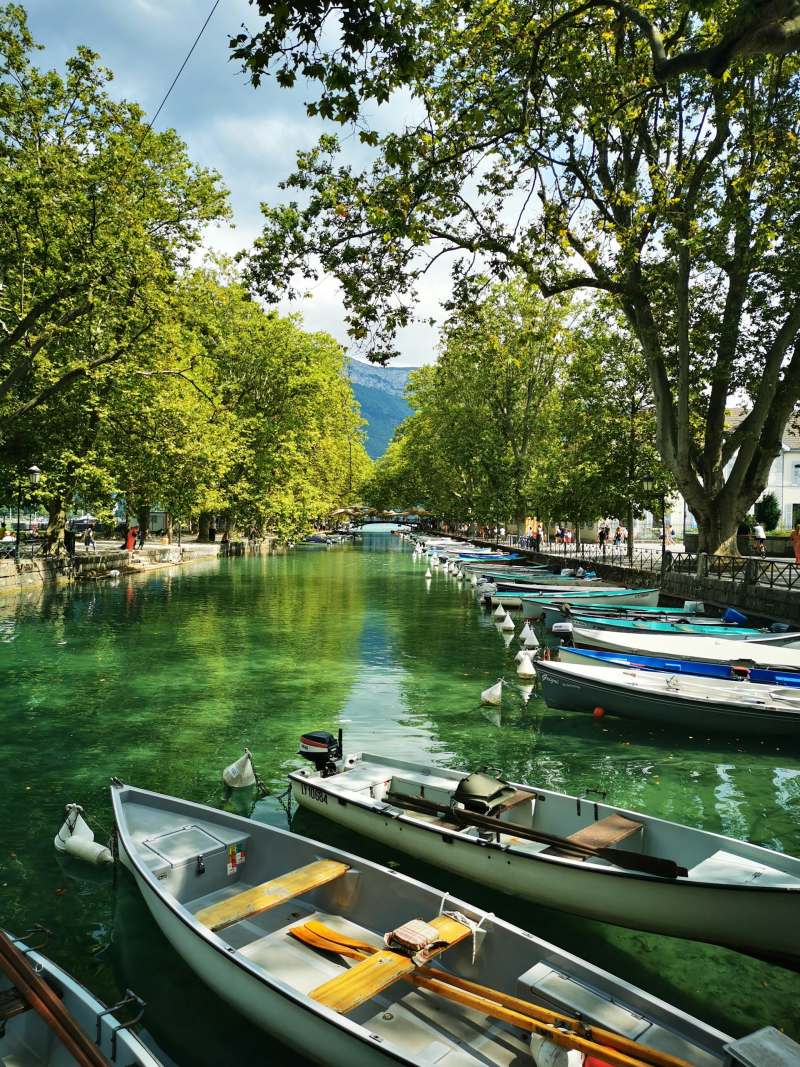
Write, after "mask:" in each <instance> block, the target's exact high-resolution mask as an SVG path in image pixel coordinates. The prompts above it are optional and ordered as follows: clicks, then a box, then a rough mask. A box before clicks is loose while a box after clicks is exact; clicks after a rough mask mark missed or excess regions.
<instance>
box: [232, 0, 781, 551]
mask: <svg viewBox="0 0 800 1067" xmlns="http://www.w3.org/2000/svg"><path fill="white" fill-rule="evenodd" d="M763 7H764V6H763V5H750V4H739V3H735V2H733V0H726V2H724V3H723V4H722V5H714V8H713V10H712V9H711V8H710V7H708V9H707V10H706V9H703V10H699V9H698V8H697V7H696V5H694V4H693V3H691V2H688V0H669V2H668V3H665V4H661V5H660V6H658V7H657V8H656V7H654V5H653V4H652V3H650V2H644V0H642V2H635V3H631V4H625V5H620V4H617V3H611V2H605V0H592V2H590V3H583V2H581V0H567V2H565V3H564V4H562V5H561V6H560V7H559V8H558V9H557V10H554V9H553V6H552V4H551V3H550V2H549V0H547V2H544V0H534V2H533V3H529V2H524V3H523V2H521V0H506V2H504V3H501V4H500V5H498V4H497V3H496V0H478V2H476V3H471V4H470V5H469V7H468V9H466V8H464V7H463V5H460V4H453V3H451V2H449V0H430V2H425V3H421V2H420V3H417V4H411V3H410V2H409V3H403V2H401V0H398V2H395V3H390V4H388V5H385V6H384V5H381V15H382V18H380V19H377V20H374V21H370V20H369V19H366V20H362V19H360V18H359V15H360V13H361V12H362V11H363V9H362V7H361V5H359V4H351V3H349V2H346V3H345V4H344V5H343V7H342V8H341V11H342V16H341V17H342V18H343V19H344V24H345V25H346V26H347V27H348V28H349V30H350V31H351V34H352V35H353V39H352V40H350V42H349V44H348V46H347V48H345V49H344V50H342V51H339V49H338V47H337V45H336V44H331V45H330V46H329V44H328V42H329V40H335V39H336V35H335V34H334V35H333V38H329V37H328V36H326V33H327V32H329V31H330V30H331V29H332V27H331V26H329V25H328V24H329V22H331V21H332V20H333V19H334V18H335V16H336V13H337V12H338V11H339V10H340V9H339V7H338V6H337V8H336V9H334V8H333V7H329V6H328V5H317V6H312V9H309V7H308V5H306V4H305V3H297V4H295V3H291V2H290V3H288V4H285V5H281V7H280V11H281V14H280V17H276V16H274V15H272V14H270V12H271V10H272V8H271V6H270V7H268V6H267V5H266V4H261V5H260V10H261V11H262V13H263V14H264V16H265V19H266V23H265V31H264V35H263V36H261V37H258V35H256V36H255V37H253V38H252V39H250V40H247V39H240V40H239V41H238V42H237V54H238V55H239V56H240V57H241V58H243V59H244V61H245V62H246V64H247V65H248V69H249V70H250V72H251V73H252V74H254V75H256V76H257V75H258V74H259V73H260V72H262V71H264V70H265V69H267V66H268V63H269V62H270V61H271V60H274V61H275V62H277V63H278V64H281V63H283V64H288V66H289V67H290V68H291V69H292V70H297V71H298V72H302V73H304V74H306V75H309V76H310V77H312V78H314V79H316V80H317V81H318V82H319V83H320V86H321V89H320V94H319V100H318V103H319V104H320V105H322V104H324V105H325V107H326V108H327V110H328V112H329V113H330V114H332V115H333V116H334V117H338V118H340V119H349V118H352V117H353V115H354V114H355V113H356V111H358V115H359V118H360V120H361V121H362V122H366V121H368V108H365V107H364V106H363V105H364V103H365V101H372V100H379V99H381V98H382V94H385V92H386V91H387V88H388V89H390V90H391V89H394V88H395V87H397V86H399V85H404V86H405V87H406V88H407V91H408V92H410V93H411V95H412V96H414V97H416V98H417V100H418V102H419V104H420V107H421V110H422V112H423V114H422V116H421V117H420V119H419V121H418V122H415V123H410V124H408V125H407V126H406V127H404V128H402V129H399V130H397V131H394V132H391V133H388V134H385V135H383V136H381V137H380V138H378V139H377V145H376V147H377V152H376V154H375V156H374V158H373V161H372V162H371V164H370V165H369V166H368V167H367V168H366V169H365V170H364V171H363V172H362V173H357V172H355V171H353V170H352V169H350V168H348V167H342V166H341V165H340V163H339V160H338V158H337V152H338V148H337V144H336V141H335V140H334V139H332V138H330V137H326V138H324V139H323V140H322V141H320V144H319V145H318V146H317V148H315V149H313V150H312V151H310V152H305V153H301V154H300V155H299V157H298V166H297V169H296V172H295V173H294V174H293V175H291V176H290V177H289V178H288V179H287V182H286V186H287V188H288V189H290V190H292V191H296V192H297V193H298V197H299V198H298V200H297V201H296V202H291V203H290V204H288V205H285V206H283V207H271V208H267V209H266V213H265V215H266V225H265V230H264V234H263V236H262V238H261V240H260V241H259V242H258V245H257V247H256V249H255V252H254V255H253V257H252V260H251V264H250V271H251V277H252V280H253V283H254V284H255V285H256V286H257V287H258V288H259V289H260V290H261V292H262V293H264V294H275V293H277V292H283V290H284V289H285V288H286V287H287V286H290V285H291V279H292V278H293V277H295V276H296V275H297V272H298V268H301V270H304V271H305V272H306V275H307V276H308V277H315V276H316V273H317V272H318V270H319V267H320V264H321V265H322V267H323V268H324V269H326V270H328V271H330V272H332V273H334V274H335V275H336V276H337V277H338V278H339V280H340V282H341V284H342V288H343V291H344V294H345V300H346V302H347V306H348V313H349V321H350V327H351V332H352V334H353V336H354V337H355V338H357V339H359V340H360V341H362V342H363V344H364V345H365V346H367V347H368V349H369V351H370V353H371V355H372V357H373V358H375V359H378V360H385V359H388V358H390V357H391V356H392V355H393V354H394V353H395V344H394V337H395V334H396V331H397V330H398V329H399V328H401V327H403V326H405V325H407V324H408V323H409V322H410V321H411V319H412V317H413V314H414V309H415V305H416V302H417V299H416V293H417V290H418V287H419V285H420V283H422V281H423V279H424V276H425V273H426V271H427V270H428V268H429V266H430V263H431V262H434V261H435V260H436V259H437V258H438V257H439V256H440V255H443V254H445V253H450V254H453V255H455V257H456V262H455V266H454V274H455V282H456V292H457V295H458V297H459V298H460V301H461V302H462V304H463V303H465V302H467V301H468V300H469V298H470V296H471V294H473V293H474V290H475V281H474V278H473V277H472V272H473V271H474V270H478V271H481V272H486V271H487V270H488V271H489V272H490V274H491V276H492V277H494V278H498V279H503V278H507V277H509V276H510V275H511V274H513V273H516V272H521V273H523V274H524V275H525V276H526V278H527V279H528V281H529V282H530V283H531V284H536V285H538V286H539V287H540V288H541V290H542V291H543V292H544V293H546V294H555V293H562V292H569V291H572V290H577V289H590V290H592V291H601V292H604V293H607V294H608V295H609V296H610V297H611V298H612V299H613V300H614V301H615V303H616V305H617V307H618V308H619V309H620V310H621V311H622V312H623V314H624V315H625V317H626V320H627V322H628V326H629V329H630V331H631V333H632V335H633V336H634V337H635V338H636V341H637V342H638V344H639V346H640V347H641V350H642V353H643V355H644V359H645V362H646V366H647V370H648V375H649V378H650V385H651V389H652V394H653V402H654V405H655V414H656V419H655V433H656V441H657V444H658V448H659V452H660V455H661V457H662V460H663V462H664V464H665V466H666V467H667V468H668V469H669V470H670V472H671V474H672V477H673V478H674V479H675V481H676V482H677V484H678V485H679V487H680V488H681V490H682V492H683V493H684V495H685V497H686V498H687V501H688V504H689V506H690V507H691V509H692V512H693V513H694V514H695V515H696V516H697V518H698V521H699V523H700V526H701V534H702V537H701V541H702V547H705V548H710V549H714V548H717V547H718V546H719V545H720V544H722V543H724V542H725V540H726V539H727V538H728V537H729V536H730V535H731V533H732V532H733V531H734V530H735V521H736V516H737V515H738V514H741V513H742V512H743V511H744V510H746V509H747V507H748V506H749V505H750V504H751V503H752V502H753V501H754V500H755V499H756V498H757V497H758V495H759V494H760V493H761V492H762V491H763V489H764V487H765V485H766V480H767V478H768V473H769V468H770V465H771V462H772V459H773V458H774V456H775V455H776V454H777V452H778V450H779V449H780V443H781V435H782V432H783V429H784V427H785V425H786V422H787V419H788V418H789V417H790V415H791V414H792V412H793V410H794V407H795V404H796V403H797V401H798V399H800V344H799V343H798V338H799V337H800V304H799V303H798V301H797V300H796V291H797V287H798V283H800V272H799V270H798V264H799V263H800V230H799V229H798V227H797V225H796V219H797V217H798V212H800V187H798V184H797V180H796V170H797V166H796V160H797V146H798V143H800V141H799V140H798V139H799V138H800V73H799V72H800V60H798V57H797V55H795V54H791V55H788V56H783V57H781V58H776V57H775V53H776V52H778V53H780V52H782V51H791V50H792V48H793V47H794V45H793V44H789V43H787V42H788V41H789V37H787V38H785V39H784V43H783V45H781V46H776V47H774V48H773V47H770V46H769V44H768V40H767V39H768V38H769V36H770V34H768V33H766V32H763V33H762V31H765V27H764V25H761V21H762V20H764V19H766V15H765V14H764V10H762V9H763ZM784 14H785V12H784ZM326 26H327V30H326ZM776 27H777V23H775V24H772V23H770V28H771V29H770V32H772V31H775V30H776ZM787 32H788V31H787ZM359 34H360V35H361V37H360V38H359ZM777 36H779V35H777ZM359 39H360V41H361V44H360V46H359V45H358V44H357V43H355V42H357V41H358V40H359ZM791 39H792V40H793V41H796V34H795V36H794V37H792V38H791ZM401 48H402V49H405V51H406V52H408V53H409V54H410V58H407V56H406V54H405V52H403V53H402V55H401V57H400V58H397V56H396V53H397V51H398V50H400V49H401ZM306 61H309V62H310V64H311V65H310V66H307V65H306ZM301 202H302V206H301ZM736 392H738V393H741V394H743V395H745V396H746V397H747V398H748V399H749V404H748V409H749V410H748V414H747V416H746V418H745V419H744V420H743V421H742V422H741V423H740V424H739V425H738V426H736V427H730V426H727V425H726V420H725V407H726V403H727V400H728V398H729V396H730V395H731V394H733V393H736Z"/></svg>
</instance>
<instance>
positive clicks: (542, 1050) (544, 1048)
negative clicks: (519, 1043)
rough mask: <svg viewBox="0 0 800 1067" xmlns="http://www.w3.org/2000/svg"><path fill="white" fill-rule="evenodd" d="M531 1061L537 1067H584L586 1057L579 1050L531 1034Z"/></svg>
mask: <svg viewBox="0 0 800 1067" xmlns="http://www.w3.org/2000/svg"><path fill="white" fill-rule="evenodd" d="M530 1049H531V1059H532V1060H533V1062H534V1063H535V1064H536V1067H582V1065H584V1067H585V1064H586V1057H585V1056H584V1054H583V1053H582V1052H580V1051H579V1050H578V1049H576V1048H573V1049H566V1048H562V1047H561V1046H560V1045H556V1044H555V1042H554V1041H551V1040H550V1038H549V1037H546V1036H545V1035H544V1034H531V1044H530Z"/></svg>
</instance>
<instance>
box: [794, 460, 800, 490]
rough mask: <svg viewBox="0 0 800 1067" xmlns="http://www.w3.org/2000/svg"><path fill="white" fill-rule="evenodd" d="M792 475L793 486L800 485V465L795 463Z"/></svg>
mask: <svg viewBox="0 0 800 1067" xmlns="http://www.w3.org/2000/svg"><path fill="white" fill-rule="evenodd" d="M792 473H793V475H794V477H793V479H792V484H793V485H800V463H795V464H794V466H793V467H792Z"/></svg>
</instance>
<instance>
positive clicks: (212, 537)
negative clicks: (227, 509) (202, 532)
mask: <svg viewBox="0 0 800 1067" xmlns="http://www.w3.org/2000/svg"><path fill="white" fill-rule="evenodd" d="M208 539H209V541H211V542H214V541H216V539H217V528H216V526H215V525H214V523H213V521H212V522H210V523H209V524H208Z"/></svg>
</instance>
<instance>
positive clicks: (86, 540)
mask: <svg viewBox="0 0 800 1067" xmlns="http://www.w3.org/2000/svg"><path fill="white" fill-rule="evenodd" d="M83 547H84V550H85V551H86V552H88V551H89V549H90V548H91V549H94V548H96V547H97V546H96V545H95V543H94V529H93V528H92V527H91V526H87V527H86V530H85V531H84V534H83Z"/></svg>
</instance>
